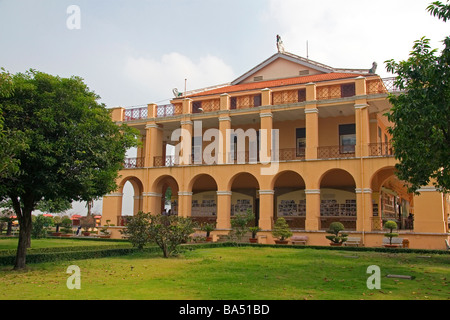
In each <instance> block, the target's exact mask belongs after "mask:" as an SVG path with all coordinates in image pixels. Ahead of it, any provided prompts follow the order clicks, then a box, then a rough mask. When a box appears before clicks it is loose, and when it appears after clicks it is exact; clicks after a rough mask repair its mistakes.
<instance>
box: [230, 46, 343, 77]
mask: <svg viewBox="0 0 450 320" xmlns="http://www.w3.org/2000/svg"><path fill="white" fill-rule="evenodd" d="M333 71H334V69H333V68H331V67H329V66H327V65H324V64H321V63H318V62H315V61H312V60H309V59H306V58H303V57H300V56H297V55H294V54H291V53H288V52H284V53H281V52H278V53H277V54H274V55H273V56H271V57H270V58H269V59H267V60H265V61H264V62H262V63H260V64H259V65H257V66H256V67H254V68H253V69H251V70H250V71H248V72H246V73H245V74H243V75H242V76H240V77H239V78H237V79H236V80H234V81H233V82H232V83H231V84H232V85H236V84H244V83H252V82H259V81H266V80H275V79H283V78H292V77H298V76H308V75H316V74H324V73H330V72H333Z"/></svg>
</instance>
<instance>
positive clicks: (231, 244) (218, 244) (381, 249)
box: [184, 242, 450, 254]
mask: <svg viewBox="0 0 450 320" xmlns="http://www.w3.org/2000/svg"><path fill="white" fill-rule="evenodd" d="M236 246H239V247H264V248H286V249H289V248H290V249H316V250H338V251H361V252H364V251H366V252H385V253H415V254H450V251H446V250H432V249H409V248H385V247H345V246H342V247H332V246H304V245H284V244H253V243H247V242H243V243H236V242H215V243H201V244H189V245H184V247H186V248H190V247H192V248H198V249H202V248H205V249H206V248H215V247H236Z"/></svg>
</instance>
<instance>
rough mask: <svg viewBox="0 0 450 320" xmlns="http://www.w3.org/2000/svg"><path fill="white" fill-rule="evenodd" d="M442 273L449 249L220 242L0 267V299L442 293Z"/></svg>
mask: <svg viewBox="0 0 450 320" xmlns="http://www.w3.org/2000/svg"><path fill="white" fill-rule="evenodd" d="M0 243H1V241H0ZM83 243H84V241H83ZM86 243H87V242H86ZM69 265H77V266H79V267H80V269H81V289H80V290H76V289H74V290H69V289H68V288H67V286H66V281H67V278H68V277H69V276H70V275H69V274H67V273H66V270H67V267H68V266H69ZM370 265H377V266H379V267H380V269H381V289H380V290H377V289H375V290H369V289H368V288H367V285H366V281H367V278H368V277H369V276H370V274H367V273H366V272H367V268H368V267H369V266H370ZM387 274H397V275H398V274H400V275H412V276H414V277H415V279H414V280H404V279H392V278H386V275H387ZM449 275H450V256H449V255H429V256H425V255H420V254H416V253H408V254H406V253H395V254H394V253H392V254H391V253H379V252H360V251H359V252H349V251H334V250H315V249H309V248H307V249H294V248H270V247H223V248H208V249H197V250H193V251H186V252H184V253H183V254H182V255H180V256H179V257H176V258H170V259H164V258H162V257H161V254H151V253H136V254H131V255H128V256H121V257H111V258H102V259H96V260H76V261H64V262H54V263H41V264H31V265H29V268H28V270H27V271H24V272H14V271H11V267H2V268H1V269H0V283H1V287H2V290H0V299H3V300H5V299H71V300H75V299H121V300H123V299H157V300H173V299H181V300H185V299H189V300H206V299H208V300H219V299H230V300H250V299H252V300H253V299H255V300H274V299H298V300H304V299H308V300H316V299H320V300H327V299H352V300H359V299H383V300H384V299H406V300H414V299H420V300H424V299H435V300H437V299H440V300H449V299H450V288H449Z"/></svg>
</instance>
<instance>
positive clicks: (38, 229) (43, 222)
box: [31, 214, 53, 239]
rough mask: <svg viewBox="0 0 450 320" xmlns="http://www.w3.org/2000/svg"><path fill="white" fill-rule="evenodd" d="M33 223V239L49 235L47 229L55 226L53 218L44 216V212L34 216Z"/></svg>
mask: <svg viewBox="0 0 450 320" xmlns="http://www.w3.org/2000/svg"><path fill="white" fill-rule="evenodd" d="M32 220H33V224H32V228H31V237H32V238H33V239H41V238H45V237H46V236H47V230H48V229H49V227H51V226H53V219H52V218H50V217H44V216H43V215H42V214H40V215H38V216H33V217H32Z"/></svg>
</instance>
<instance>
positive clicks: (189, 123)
mask: <svg viewBox="0 0 450 320" xmlns="http://www.w3.org/2000/svg"><path fill="white" fill-rule="evenodd" d="M180 124H181V125H186V124H188V125H193V124H194V122H193V121H191V120H182V121H181V122H180Z"/></svg>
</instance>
